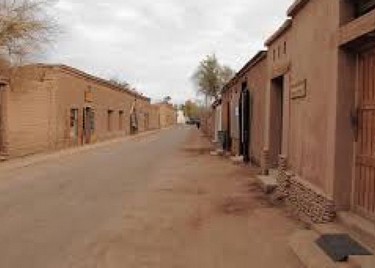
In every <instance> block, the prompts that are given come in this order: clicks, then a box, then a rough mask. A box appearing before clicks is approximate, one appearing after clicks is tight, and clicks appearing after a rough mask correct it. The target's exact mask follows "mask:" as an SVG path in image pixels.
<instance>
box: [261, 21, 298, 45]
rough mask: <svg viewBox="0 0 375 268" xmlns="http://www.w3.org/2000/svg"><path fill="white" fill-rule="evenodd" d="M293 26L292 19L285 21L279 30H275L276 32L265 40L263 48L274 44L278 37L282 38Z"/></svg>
mask: <svg viewBox="0 0 375 268" xmlns="http://www.w3.org/2000/svg"><path fill="white" fill-rule="evenodd" d="M292 24H293V20H292V19H287V20H285V21H284V23H283V25H281V27H280V28H279V29H277V31H276V32H275V33H274V34H273V35H271V37H270V38H268V39H267V40H266V42H265V43H264V45H265V46H267V47H268V46H270V45H271V44H272V43H273V42H275V41H276V40H277V39H278V38H279V37H280V36H282V35H283V34H284V33H285V32H286V31H287V30H288V29H289V28H290V27H291V26H292Z"/></svg>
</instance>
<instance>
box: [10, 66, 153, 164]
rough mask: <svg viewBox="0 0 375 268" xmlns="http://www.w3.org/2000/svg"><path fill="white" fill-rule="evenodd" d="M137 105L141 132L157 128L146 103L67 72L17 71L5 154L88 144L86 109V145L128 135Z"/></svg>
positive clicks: (75, 72)
mask: <svg viewBox="0 0 375 268" xmlns="http://www.w3.org/2000/svg"><path fill="white" fill-rule="evenodd" d="M136 99H137V100H136ZM135 100H136V107H137V112H138V124H139V131H140V132H143V131H146V130H149V129H155V128H158V127H159V125H158V123H156V122H158V121H157V117H158V115H157V114H155V113H156V112H157V110H156V109H151V104H150V100H149V99H148V98H145V97H143V96H140V95H137V94H135V93H133V92H130V91H126V90H123V89H121V88H117V87H115V86H113V85H111V84H109V83H108V82H106V81H105V80H101V79H99V78H95V77H92V76H90V75H87V74H85V73H82V72H80V71H78V70H76V69H73V68H70V67H66V66H54V65H52V66H49V65H30V66H25V67H21V68H18V69H17V71H14V72H13V76H12V79H11V83H10V89H9V90H7V99H6V104H7V109H6V113H7V118H6V122H7V128H6V133H7V136H8V139H7V153H8V154H9V156H10V157H16V156H21V155H27V154H31V153H37V152H41V151H47V150H56V149H60V148H66V147H70V146H75V145H81V144H83V143H87V142H84V129H83V121H84V119H83V114H84V109H85V108H86V107H90V108H91V109H92V110H93V111H94V121H95V126H94V131H93V133H92V136H91V140H90V143H94V142H98V141H103V140H107V139H112V138H115V137H121V136H125V135H128V134H130V112H131V108H132V106H133V103H135ZM71 109H77V110H78V136H77V138H74V134H73V133H74V131H72V128H71Z"/></svg>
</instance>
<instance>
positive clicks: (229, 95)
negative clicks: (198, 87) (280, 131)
mask: <svg viewBox="0 0 375 268" xmlns="http://www.w3.org/2000/svg"><path fill="white" fill-rule="evenodd" d="M262 53H264V54H262ZM265 53H266V52H261V55H263V56H262V57H261V58H258V56H259V54H258V55H256V56H255V57H254V58H253V59H251V60H250V61H249V62H248V63H247V64H246V65H245V66H244V67H243V68H242V69H241V70H240V71H239V72H238V73H237V75H236V77H235V78H234V79H233V80H232V81H231V82H230V83H229V84H228V85H227V86H226V88H225V90H224V92H223V95H222V120H223V129H224V130H229V134H230V138H231V152H232V154H235V155H238V154H240V135H241V134H240V125H239V101H240V97H241V90H242V84H243V83H244V82H245V83H247V88H248V89H249V91H250V94H251V99H252V103H251V104H250V108H251V110H252V111H251V113H252V114H251V130H250V132H251V133H250V145H249V147H250V148H249V152H250V157H251V158H252V159H251V160H252V161H253V162H255V163H257V164H259V163H260V160H261V159H260V158H261V153H262V150H263V147H264V140H265V139H264V135H265V133H264V132H265V110H266V107H265V101H266V88H267V57H266V56H265ZM228 104H229V111H230V114H229V116H228ZM236 110H237V113H236ZM229 126H230V129H229Z"/></svg>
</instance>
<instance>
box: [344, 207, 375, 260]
mask: <svg viewBox="0 0 375 268" xmlns="http://www.w3.org/2000/svg"><path fill="white" fill-rule="evenodd" d="M337 220H338V222H339V223H340V224H342V225H343V226H345V227H346V228H347V229H348V230H349V232H350V233H351V234H353V236H354V237H355V238H356V239H358V240H360V241H361V242H363V243H365V244H366V245H367V246H368V247H370V248H371V249H372V251H373V252H375V223H374V222H371V221H369V220H367V219H365V218H363V217H361V216H359V215H356V214H354V213H352V212H339V213H338V214H337ZM374 267H375V266H374Z"/></svg>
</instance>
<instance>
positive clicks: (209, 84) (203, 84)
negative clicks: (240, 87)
mask: <svg viewBox="0 0 375 268" xmlns="http://www.w3.org/2000/svg"><path fill="white" fill-rule="evenodd" d="M234 74H235V72H234V71H233V70H232V69H231V68H230V67H228V66H225V65H221V64H220V63H219V61H218V60H217V58H216V56H215V55H214V54H213V55H208V56H206V58H205V59H204V60H202V61H201V62H200V63H199V66H198V68H197V70H196V71H195V73H194V74H193V77H192V78H193V81H194V83H195V85H196V88H197V91H198V93H201V94H203V95H204V96H205V97H206V105H207V101H208V99H209V98H217V97H218V95H219V93H220V90H221V89H222V88H223V87H224V85H225V84H226V83H228V82H229V80H230V79H232V78H233V76H234Z"/></svg>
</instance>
